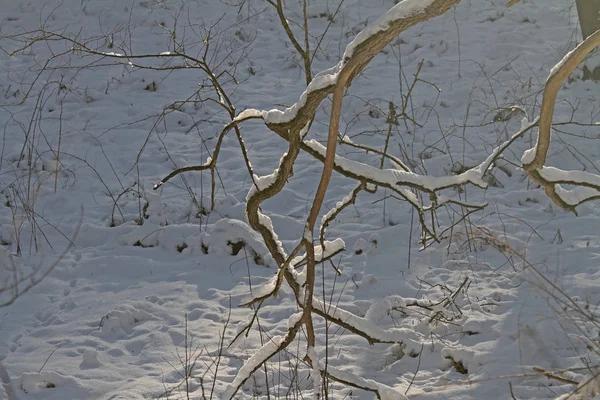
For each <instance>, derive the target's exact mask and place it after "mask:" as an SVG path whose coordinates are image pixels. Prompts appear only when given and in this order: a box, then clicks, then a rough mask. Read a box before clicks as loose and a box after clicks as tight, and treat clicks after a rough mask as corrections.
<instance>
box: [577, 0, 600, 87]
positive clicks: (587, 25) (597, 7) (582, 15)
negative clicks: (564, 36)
mask: <svg viewBox="0 0 600 400" xmlns="http://www.w3.org/2000/svg"><path fill="white" fill-rule="evenodd" d="M576 3H577V13H578V14H579V23H580V25H581V34H582V36H583V39H585V38H587V37H588V36H590V35H591V34H592V33H594V32H596V31H597V30H598V29H600V0H576ZM595 54H596V56H595V60H594V61H592V62H591V63H588V64H589V65H586V66H585V67H584V71H583V72H584V73H583V77H584V79H586V78H587V79H589V78H592V79H594V80H596V81H600V61H599V60H598V59H599V58H600V56H599V55H598V51H596V53H595Z"/></svg>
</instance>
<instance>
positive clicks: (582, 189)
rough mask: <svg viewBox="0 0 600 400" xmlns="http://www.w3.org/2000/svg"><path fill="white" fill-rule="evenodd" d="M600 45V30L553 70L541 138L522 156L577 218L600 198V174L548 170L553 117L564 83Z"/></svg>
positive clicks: (536, 178)
mask: <svg viewBox="0 0 600 400" xmlns="http://www.w3.org/2000/svg"><path fill="white" fill-rule="evenodd" d="M598 46H600V31H596V32H595V33H594V34H592V35H590V36H589V37H588V38H587V39H585V40H584V41H583V42H581V43H580V44H579V45H578V46H577V47H575V48H574V49H573V50H572V51H570V52H569V53H567V55H565V56H564V57H563V59H562V60H560V61H559V62H558V63H557V64H556V65H555V66H554V67H553V68H552V70H551V71H550V74H549V75H548V79H547V80H546V87H545V88H544V95H543V97H542V106H541V110H540V122H539V129H538V137H537V140H536V144H535V146H534V147H533V148H531V149H529V150H527V151H525V152H524V153H523V156H522V157H521V162H522V164H523V169H524V170H525V171H526V172H527V174H528V175H529V177H530V178H531V179H533V181H535V182H536V183H537V184H539V185H541V186H543V187H544V191H545V192H546V195H548V197H550V199H551V200H552V201H553V202H554V203H555V204H556V205H558V206H559V207H561V208H563V209H565V210H568V211H572V212H573V213H575V214H576V215H577V211H576V210H575V207H577V206H578V205H580V204H582V203H584V202H586V201H590V200H595V199H599V198H600V175H595V174H590V173H587V172H578V171H562V170H559V169H557V168H552V167H546V166H545V164H546V157H547V155H548V149H549V148H550V142H551V130H552V115H553V114H554V105H555V103H556V96H557V94H558V91H559V90H560V88H561V85H562V83H563V82H564V81H565V80H566V79H567V78H568V77H569V75H571V73H572V72H573V71H574V70H575V68H577V66H578V65H579V64H580V63H581V62H582V61H583V60H584V59H585V57H587V55H588V54H590V52H591V51H592V50H594V49H595V48H596V47H598ZM560 184H570V185H575V186H578V187H577V188H575V189H574V190H566V189H564V188H562V187H561V186H560Z"/></svg>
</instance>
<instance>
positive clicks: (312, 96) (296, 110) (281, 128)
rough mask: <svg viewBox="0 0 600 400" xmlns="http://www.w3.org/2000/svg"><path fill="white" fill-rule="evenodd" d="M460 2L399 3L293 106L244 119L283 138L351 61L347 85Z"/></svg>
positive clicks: (409, 0)
mask: <svg viewBox="0 0 600 400" xmlns="http://www.w3.org/2000/svg"><path fill="white" fill-rule="evenodd" d="M459 2H460V0H404V1H401V2H400V3H398V4H397V5H396V6H394V7H393V8H391V9H390V10H388V12H386V13H385V14H384V15H382V16H381V17H380V18H379V19H378V20H376V21H375V22H374V23H373V24H371V25H369V26H367V27H366V28H365V29H364V30H363V31H361V32H360V33H359V34H358V35H357V36H356V37H355V39H354V40H353V41H352V42H351V43H350V44H348V46H347V47H346V50H345V52H344V56H343V57H342V59H341V60H340V61H339V62H338V64H337V65H335V66H333V67H332V68H329V69H327V70H324V71H322V72H320V73H319V74H317V75H316V76H315V77H314V78H313V80H312V81H311V83H310V84H309V85H308V87H307V88H306V90H305V91H304V93H302V95H300V98H299V99H298V101H297V102H296V103H295V104H294V105H292V106H291V107H288V108H286V109H285V110H283V111H282V110H277V109H273V110H269V111H259V110H246V111H245V112H244V113H246V114H244V117H246V116H248V115H252V116H253V117H254V118H257V117H258V115H260V116H261V117H262V118H263V119H264V120H265V124H266V125H267V126H268V127H269V128H270V129H271V130H273V131H275V132H277V133H278V134H279V135H281V136H283V137H287V136H288V132H294V133H295V132H298V131H299V129H300V127H303V126H305V125H306V124H307V123H308V122H309V121H310V120H312V118H313V117H314V115H315V112H316V110H317V108H318V107H319V105H320V104H321V102H322V101H323V100H324V99H325V98H326V97H327V96H329V95H330V94H332V93H333V90H334V88H335V86H336V83H337V81H338V78H339V77H340V76H341V75H343V74H344V72H345V69H346V68H347V67H348V66H349V64H351V63H349V61H350V59H354V60H357V62H356V63H355V64H354V65H352V72H351V75H350V77H349V79H348V81H347V85H350V84H351V83H352V80H353V79H354V78H355V77H356V76H357V75H358V74H359V73H360V72H361V71H362V70H363V69H364V68H365V66H366V65H367V64H368V63H369V62H371V60H372V59H373V58H374V57H375V56H376V55H377V54H379V52H380V51H381V50H383V48H384V47H385V46H387V45H388V44H389V43H390V42H391V41H392V40H393V39H394V38H395V37H396V36H398V35H399V34H400V33H401V32H403V31H404V30H406V29H408V28H410V27H411V26H413V25H416V24H418V23H419V22H423V21H426V20H428V19H431V18H434V17H436V16H439V15H442V14H444V13H445V12H446V11H448V9H450V7H452V6H454V5H456V4H458V3H459Z"/></svg>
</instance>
